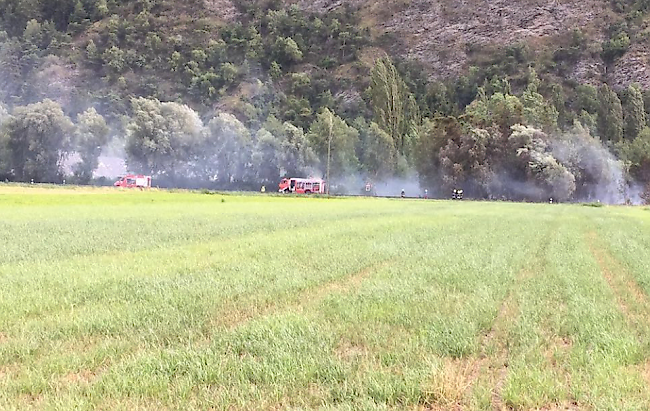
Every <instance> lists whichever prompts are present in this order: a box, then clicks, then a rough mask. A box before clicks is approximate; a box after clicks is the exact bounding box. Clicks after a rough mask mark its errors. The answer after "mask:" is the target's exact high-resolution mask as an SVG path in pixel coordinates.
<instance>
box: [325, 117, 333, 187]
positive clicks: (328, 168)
mask: <svg viewBox="0 0 650 411" xmlns="http://www.w3.org/2000/svg"><path fill="white" fill-rule="evenodd" d="M328 112H329V113H330V134H329V138H328V139H327V183H326V184H327V196H328V197H329V196H330V153H331V152H332V128H333V127H334V125H333V119H332V112H331V111H329V110H328Z"/></svg>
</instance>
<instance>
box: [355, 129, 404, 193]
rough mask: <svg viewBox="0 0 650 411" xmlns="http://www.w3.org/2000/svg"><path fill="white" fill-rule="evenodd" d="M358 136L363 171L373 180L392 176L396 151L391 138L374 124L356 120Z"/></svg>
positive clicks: (394, 169)
mask: <svg viewBox="0 0 650 411" xmlns="http://www.w3.org/2000/svg"><path fill="white" fill-rule="evenodd" d="M354 125H355V128H356V129H357V130H359V135H360V140H361V141H360V144H361V150H360V157H359V158H360V160H361V165H362V168H363V170H364V171H365V172H366V173H367V174H368V175H369V176H370V177H371V178H373V179H374V180H377V181H379V180H382V179H383V178H385V177H389V176H391V175H393V174H394V173H395V171H396V168H397V156H398V153H397V150H396V149H395V144H393V139H392V138H391V136H390V135H389V134H388V133H387V132H385V131H384V130H382V129H381V127H379V125H378V124H377V123H375V122H372V123H370V124H368V123H366V122H365V120H363V119H357V120H356V121H355V123H354Z"/></svg>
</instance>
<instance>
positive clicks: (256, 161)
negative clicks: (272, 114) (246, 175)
mask: <svg viewBox="0 0 650 411" xmlns="http://www.w3.org/2000/svg"><path fill="white" fill-rule="evenodd" d="M251 161H252V163H253V167H254V169H255V173H256V177H257V182H258V183H259V184H265V185H266V184H273V183H277V182H278V180H279V179H280V177H281V173H282V165H281V163H282V143H281V142H280V140H279V139H278V138H277V137H276V136H274V135H273V134H271V133H270V132H268V131H267V130H265V129H263V128H261V129H259V130H258V131H257V133H256V134H255V146H254V148H253V153H252V156H251Z"/></svg>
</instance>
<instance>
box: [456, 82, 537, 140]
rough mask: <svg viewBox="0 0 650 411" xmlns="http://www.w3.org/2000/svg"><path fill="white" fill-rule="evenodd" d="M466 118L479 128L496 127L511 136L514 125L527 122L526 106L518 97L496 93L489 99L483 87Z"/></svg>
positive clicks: (466, 113)
mask: <svg viewBox="0 0 650 411" xmlns="http://www.w3.org/2000/svg"><path fill="white" fill-rule="evenodd" d="M465 117H466V118H467V119H468V120H469V121H470V122H471V123H472V124H473V125H474V126H476V127H478V128H484V129H485V128H489V127H490V126H492V125H496V126H497V127H498V128H499V130H500V132H501V134H503V135H509V134H510V132H511V127H512V126H513V125H515V124H521V123H524V122H525V117H524V105H523V104H522V102H521V100H520V99H519V98H518V97H517V96H513V95H511V94H505V95H504V94H501V93H494V94H492V95H491V96H490V97H487V96H486V95H485V92H484V89H483V88H482V87H481V88H479V92H478V95H477V97H476V99H475V100H474V101H473V102H472V103H471V104H470V105H469V106H467V108H466V109H465Z"/></svg>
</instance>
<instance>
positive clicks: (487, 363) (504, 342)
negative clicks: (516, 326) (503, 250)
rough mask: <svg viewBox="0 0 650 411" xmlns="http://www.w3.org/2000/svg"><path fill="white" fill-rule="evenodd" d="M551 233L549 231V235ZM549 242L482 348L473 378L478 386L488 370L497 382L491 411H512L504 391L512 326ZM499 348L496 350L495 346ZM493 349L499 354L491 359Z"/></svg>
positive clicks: (513, 289) (521, 277)
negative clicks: (520, 295) (525, 288)
mask: <svg viewBox="0 0 650 411" xmlns="http://www.w3.org/2000/svg"><path fill="white" fill-rule="evenodd" d="M550 232H551V230H549V233H550ZM547 242H548V241H543V242H541V246H540V247H539V248H538V249H537V251H536V253H535V256H534V258H533V260H532V261H531V262H529V263H528V264H526V265H525V266H524V267H522V268H521V269H520V270H519V271H518V272H517V274H516V275H515V278H514V280H513V282H512V284H511V286H510V287H509V289H508V293H507V294H506V296H505V298H504V299H503V301H502V302H501V306H500V307H499V311H498V313H497V315H496V317H495V318H494V321H493V322H492V327H491V328H490V330H489V331H488V332H487V333H486V334H485V336H484V337H483V339H482V340H481V344H480V353H481V354H480V355H481V358H480V359H479V360H478V361H477V364H476V366H475V368H474V372H473V374H472V376H471V378H472V384H471V386H474V385H475V384H476V383H477V381H478V379H479V377H480V375H481V370H482V369H485V368H487V369H488V376H489V378H490V379H491V381H493V386H492V392H491V396H490V401H491V408H492V409H493V410H497V411H502V410H507V409H508V407H507V405H506V404H505V403H504V400H503V387H504V385H505V382H506V379H507V377H508V368H509V361H508V358H509V355H510V347H509V343H508V325H509V324H510V323H512V322H514V321H515V319H516V317H517V316H518V315H519V311H520V308H519V302H518V301H517V290H519V289H520V288H521V286H522V284H523V283H524V282H525V281H528V280H530V279H531V278H533V277H534V276H535V272H534V271H532V270H531V268H530V267H535V266H536V265H537V263H540V264H541V263H542V262H543V256H544V254H545V253H546V247H547ZM495 344H496V347H494V345H495ZM491 347H494V348H493V349H494V350H495V351H496V354H494V355H489V352H488V351H489V350H490V349H491Z"/></svg>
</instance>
